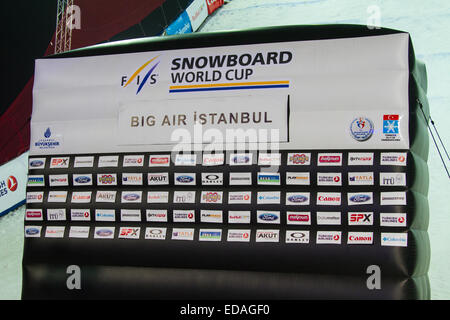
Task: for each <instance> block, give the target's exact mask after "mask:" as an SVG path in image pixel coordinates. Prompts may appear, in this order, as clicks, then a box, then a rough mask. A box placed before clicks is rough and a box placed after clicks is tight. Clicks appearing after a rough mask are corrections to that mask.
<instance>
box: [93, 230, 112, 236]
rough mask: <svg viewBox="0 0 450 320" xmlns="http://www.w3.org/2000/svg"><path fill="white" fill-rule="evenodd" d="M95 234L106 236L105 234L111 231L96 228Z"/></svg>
mask: <svg viewBox="0 0 450 320" xmlns="http://www.w3.org/2000/svg"><path fill="white" fill-rule="evenodd" d="M96 234H97V235H98V236H100V237H107V236H110V235H112V231H111V230H109V229H100V230H97V232H96Z"/></svg>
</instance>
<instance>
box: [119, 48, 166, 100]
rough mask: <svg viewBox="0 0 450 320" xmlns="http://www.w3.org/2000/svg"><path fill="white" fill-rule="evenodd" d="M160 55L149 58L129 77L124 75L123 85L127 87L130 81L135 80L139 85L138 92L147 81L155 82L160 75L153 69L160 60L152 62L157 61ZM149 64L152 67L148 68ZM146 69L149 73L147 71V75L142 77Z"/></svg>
mask: <svg viewBox="0 0 450 320" xmlns="http://www.w3.org/2000/svg"><path fill="white" fill-rule="evenodd" d="M158 57H159V56H156V57H154V58H152V59H150V60H148V61H147V62H146V63H144V64H143V65H142V66H140V67H139V68H138V69H137V70H136V71H135V72H134V73H133V75H132V76H131V77H130V78H129V79H128V76H122V87H124V88H126V87H127V86H128V85H129V84H130V83H132V82H133V81H134V80H135V83H136V85H137V86H138V89H137V91H136V94H138V93H139V92H140V91H141V90H142V88H143V87H144V85H145V84H146V83H149V84H155V83H156V78H157V76H158V75H157V74H154V73H153V71H154V70H155V69H156V67H157V66H158V64H159V62H160V61H156V62H155V63H154V64H152V62H153V61H155V60H156V59H157V58H158ZM149 65H150V67H149V68H150V69H148V68H147V67H148V66H149ZM144 70H148V71H147V73H145V76H144V77H143V78H141V73H142V74H143V73H144V72H145V71H144ZM149 79H150V80H149Z"/></svg>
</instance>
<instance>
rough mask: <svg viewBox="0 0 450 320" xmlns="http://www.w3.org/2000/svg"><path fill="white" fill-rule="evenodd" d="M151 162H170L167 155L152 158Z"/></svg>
mask: <svg viewBox="0 0 450 320" xmlns="http://www.w3.org/2000/svg"><path fill="white" fill-rule="evenodd" d="M150 163H151V164H167V163H169V159H168V158H167V157H164V158H151V159H150Z"/></svg>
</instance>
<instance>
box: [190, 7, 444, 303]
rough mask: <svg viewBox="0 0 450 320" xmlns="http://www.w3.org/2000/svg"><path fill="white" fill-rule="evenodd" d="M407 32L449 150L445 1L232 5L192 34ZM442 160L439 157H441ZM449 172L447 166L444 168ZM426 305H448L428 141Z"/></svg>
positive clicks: (437, 175)
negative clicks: (312, 28)
mask: <svg viewBox="0 0 450 320" xmlns="http://www.w3.org/2000/svg"><path fill="white" fill-rule="evenodd" d="M373 6H377V7H376V8H375V9H377V8H378V9H379V13H380V19H379V20H380V24H379V25H380V26H381V27H386V28H392V29H397V30H402V31H406V32H409V33H410V35H411V38H412V42H413V46H414V50H415V54H416V57H417V58H418V59H419V60H422V61H423V62H425V64H426V67H427V72H428V95H427V96H428V100H429V103H430V109H431V117H432V119H433V120H434V122H435V124H436V126H437V128H438V130H439V134H440V136H441V139H442V140H443V141H444V143H445V142H447V145H446V147H447V149H449V147H450V145H449V142H450V125H449V118H450V109H449V108H450V37H449V35H450V1H448V0H427V1H423V0H232V1H229V2H228V3H227V4H226V5H225V6H223V7H222V8H221V9H220V10H218V11H216V13H215V14H213V15H212V16H210V17H209V18H208V19H207V21H206V22H205V24H204V25H203V26H202V27H201V28H200V30H198V32H213V31H224V30H232V29H247V28H256V27H269V26H279V25H299V24H335V23H342V24H363V25H367V24H368V23H369V24H370V25H373V24H374V23H373V17H374V16H373V13H374V11H373ZM444 156H445V155H444ZM446 164H447V167H449V170H450V161H447V162H446ZM428 166H429V171H430V189H429V196H428V200H429V204H430V224H429V228H428V232H429V236H430V242H431V264H430V270H429V277H430V282H431V298H432V299H450V281H449V280H450V269H449V268H448V266H449V265H450V232H449V229H450V210H449V206H448V200H447V198H448V197H449V196H450V188H449V187H450V180H449V178H448V176H447V174H446V172H445V169H444V166H443V165H442V163H441V160H440V158H439V154H438V152H437V151H436V149H435V148H434V145H433V142H432V140H431V138H430V153H429V159H428Z"/></svg>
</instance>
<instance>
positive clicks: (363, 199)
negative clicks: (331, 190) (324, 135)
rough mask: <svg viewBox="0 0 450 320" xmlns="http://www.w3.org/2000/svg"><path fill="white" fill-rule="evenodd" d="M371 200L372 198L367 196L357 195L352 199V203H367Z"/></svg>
mask: <svg viewBox="0 0 450 320" xmlns="http://www.w3.org/2000/svg"><path fill="white" fill-rule="evenodd" d="M369 200H370V196H368V195H366V194H356V195H354V196H352V197H350V201H351V202H366V201H369Z"/></svg>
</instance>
